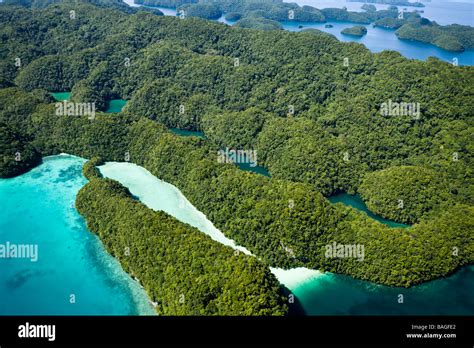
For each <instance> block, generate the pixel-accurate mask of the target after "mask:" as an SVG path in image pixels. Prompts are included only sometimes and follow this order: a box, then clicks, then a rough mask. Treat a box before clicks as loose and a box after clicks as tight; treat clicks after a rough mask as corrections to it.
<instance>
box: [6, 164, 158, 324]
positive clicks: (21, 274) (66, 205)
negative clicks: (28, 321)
mask: <svg viewBox="0 0 474 348" xmlns="http://www.w3.org/2000/svg"><path fill="white" fill-rule="evenodd" d="M84 161H85V160H84V159H81V158H78V157H74V156H67V155H62V156H52V157H46V158H44V160H43V164H41V165H40V166H38V167H36V168H34V169H33V170H31V171H30V172H28V173H26V174H23V175H21V176H18V177H16V178H12V179H0V202H1V209H0V244H2V245H6V244H7V242H10V243H11V244H17V245H18V244H28V245H31V244H33V245H37V246H38V260H37V261H36V262H31V261H30V259H25V258H24V259H19V258H0V270H1V271H0V315H139V314H153V313H154V312H153V309H152V308H151V307H150V305H149V302H148V299H147V297H146V294H145V292H144V291H143V290H142V289H141V287H140V286H139V285H138V283H136V282H135V281H133V280H132V279H131V278H130V277H129V276H128V275H127V274H126V273H125V272H124V271H123V270H122V268H121V267H120V264H119V263H118V262H117V261H116V260H115V259H114V258H113V257H112V256H110V255H109V254H108V253H107V252H106V251H105V249H104V248H103V246H102V244H101V242H100V240H99V239H98V238H97V237H96V236H95V235H94V234H92V233H90V232H89V231H88V230H87V228H86V226H85V222H84V220H83V218H82V217H81V216H80V215H79V213H78V212H77V211H76V209H75V208H74V201H75V198H76V194H77V192H78V191H79V189H80V188H81V187H82V186H83V185H84V184H85V183H86V182H87V181H86V179H85V178H84V177H83V176H82V165H83V163H84ZM71 295H74V296H75V303H74V304H72V303H70V299H71Z"/></svg>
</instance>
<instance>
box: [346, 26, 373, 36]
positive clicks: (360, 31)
mask: <svg viewBox="0 0 474 348" xmlns="http://www.w3.org/2000/svg"><path fill="white" fill-rule="evenodd" d="M341 33H342V34H344V35H351V36H357V37H362V36H364V35H366V34H367V28H366V27H364V26H363V25H355V26H353V27H350V28H345V29H343V30H342V31H341Z"/></svg>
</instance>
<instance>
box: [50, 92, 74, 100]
mask: <svg viewBox="0 0 474 348" xmlns="http://www.w3.org/2000/svg"><path fill="white" fill-rule="evenodd" d="M51 95H52V96H53V98H54V99H55V100H56V101H63V100H69V99H70V98H71V92H54V93H51Z"/></svg>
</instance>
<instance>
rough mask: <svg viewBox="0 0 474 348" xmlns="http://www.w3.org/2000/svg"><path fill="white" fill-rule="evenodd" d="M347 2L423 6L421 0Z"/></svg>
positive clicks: (362, 0) (354, 0)
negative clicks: (419, 0)
mask: <svg viewBox="0 0 474 348" xmlns="http://www.w3.org/2000/svg"><path fill="white" fill-rule="evenodd" d="M346 1H347V2H366V3H369V4H383V5H394V6H412V7H425V5H424V4H423V3H421V2H418V1H415V2H411V1H405V0H346Z"/></svg>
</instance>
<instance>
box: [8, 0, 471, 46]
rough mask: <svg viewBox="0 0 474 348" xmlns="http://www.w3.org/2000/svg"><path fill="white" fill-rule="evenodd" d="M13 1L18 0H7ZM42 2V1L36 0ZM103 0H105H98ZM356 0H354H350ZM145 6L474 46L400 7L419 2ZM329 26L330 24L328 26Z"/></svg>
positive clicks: (267, 25)
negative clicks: (382, 31)
mask: <svg viewBox="0 0 474 348" xmlns="http://www.w3.org/2000/svg"><path fill="white" fill-rule="evenodd" d="M8 1H10V2H14V1H15V0H8ZM34 1H39V0H34ZM95 1H97V2H99V3H100V1H104V0H95ZM348 1H349V2H356V1H355V0H348ZM135 3H136V4H141V5H145V6H163V7H172V8H176V10H177V11H178V15H184V16H189V17H199V18H204V19H217V18H220V17H221V16H222V15H224V16H225V19H226V20H228V21H232V22H234V21H235V22H236V24H235V25H237V26H239V27H242V28H253V29H261V30H281V29H282V25H281V23H282V22H288V21H296V22H311V23H324V22H327V21H346V22H353V23H358V24H370V23H373V25H374V26H375V27H381V28H386V29H393V30H397V31H396V32H395V34H396V35H397V37H398V38H399V39H402V40H413V41H420V42H426V43H430V44H433V45H435V46H437V47H440V48H442V49H445V50H449V51H454V52H462V51H464V50H466V49H471V48H474V28H472V27H470V26H463V25H448V26H441V25H439V24H437V23H436V22H431V21H430V20H429V19H426V18H422V17H421V16H420V14H419V12H420V11H412V12H407V11H404V12H400V10H399V8H397V7H396V5H399V6H413V7H424V5H423V4H422V3H419V2H409V1H402V0H400V1H397V0H368V1H366V3H365V4H364V5H362V6H361V8H362V9H363V10H364V11H362V12H355V11H348V10H347V9H346V8H324V9H317V8H315V7H312V6H299V5H297V4H295V3H286V2H283V1H277V0H261V1H258V2H255V1H251V0H243V1H237V0H215V1H213V2H212V3H209V2H200V1H198V0H135ZM373 4H388V5H390V6H389V7H388V8H387V9H385V10H377V8H376V7H375V6H374V5H373ZM326 27H327V28H329V27H330V24H328V26H326ZM342 33H343V34H346V35H353V36H359V37H360V36H363V35H365V33H366V32H364V31H357V29H354V30H344V32H342Z"/></svg>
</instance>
